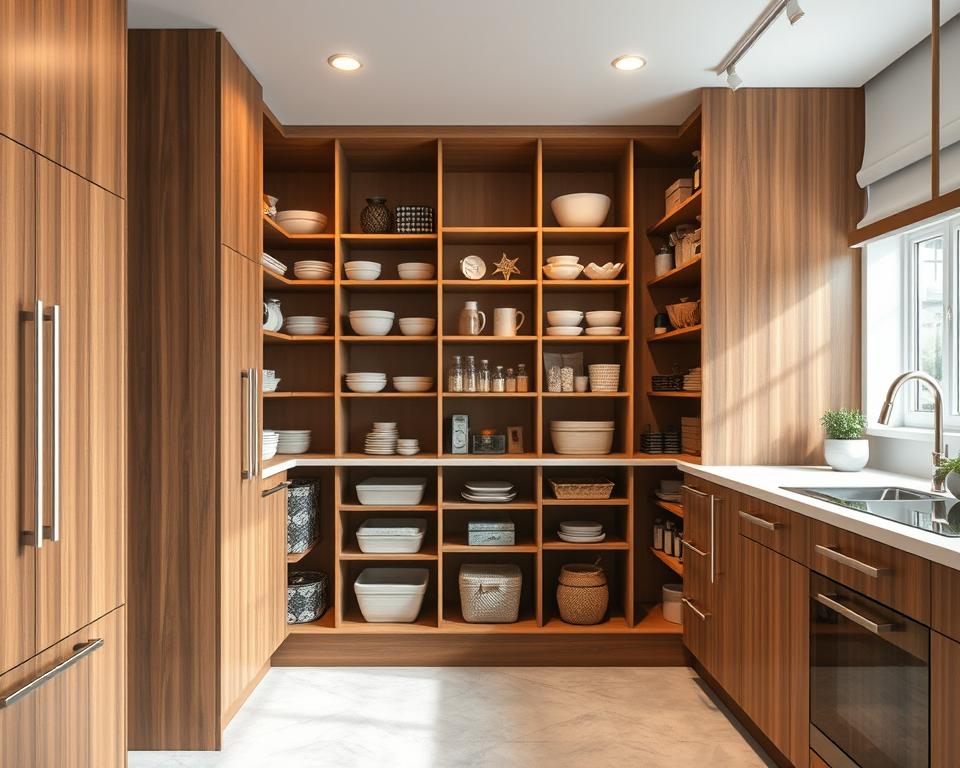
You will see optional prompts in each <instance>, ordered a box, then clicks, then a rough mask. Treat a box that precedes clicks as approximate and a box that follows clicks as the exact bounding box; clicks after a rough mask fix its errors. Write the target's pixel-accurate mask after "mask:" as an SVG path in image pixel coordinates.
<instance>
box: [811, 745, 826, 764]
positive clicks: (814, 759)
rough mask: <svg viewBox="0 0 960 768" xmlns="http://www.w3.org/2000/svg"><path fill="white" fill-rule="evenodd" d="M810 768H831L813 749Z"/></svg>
mask: <svg viewBox="0 0 960 768" xmlns="http://www.w3.org/2000/svg"><path fill="white" fill-rule="evenodd" d="M810 768H830V766H829V765H827V763H826V761H824V759H823V758H822V757H820V755H818V754H817V753H816V752H814V751H813V750H812V749H811V750H810Z"/></svg>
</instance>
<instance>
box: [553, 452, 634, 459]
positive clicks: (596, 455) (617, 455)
mask: <svg viewBox="0 0 960 768" xmlns="http://www.w3.org/2000/svg"><path fill="white" fill-rule="evenodd" d="M543 458H545V459H566V460H567V461H575V460H576V459H591V460H594V461H596V460H598V459H599V460H603V459H609V460H611V461H616V460H617V459H626V458H628V457H627V454H625V453H583V454H570V453H547V452H546V451H544V453H543Z"/></svg>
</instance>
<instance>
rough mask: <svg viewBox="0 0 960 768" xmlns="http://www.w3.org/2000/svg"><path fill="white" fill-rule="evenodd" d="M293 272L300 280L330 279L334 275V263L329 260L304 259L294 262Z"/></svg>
mask: <svg viewBox="0 0 960 768" xmlns="http://www.w3.org/2000/svg"><path fill="white" fill-rule="evenodd" d="M293 274H294V275H296V276H297V277H298V278H299V279H300V280H329V279H330V278H331V277H332V276H333V265H332V264H330V263H329V262H327V261H318V260H316V259H303V260H301V261H296V262H294V264H293Z"/></svg>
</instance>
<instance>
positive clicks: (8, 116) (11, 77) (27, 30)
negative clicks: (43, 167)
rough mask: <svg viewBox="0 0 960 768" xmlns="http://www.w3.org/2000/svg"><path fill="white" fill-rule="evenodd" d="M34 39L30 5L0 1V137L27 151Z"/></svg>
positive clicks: (31, 134) (33, 104)
mask: <svg viewBox="0 0 960 768" xmlns="http://www.w3.org/2000/svg"><path fill="white" fill-rule="evenodd" d="M36 35H37V13H36V6H35V5H34V3H32V2H24V1H23V0H0V133H2V134H4V135H6V136H9V137H10V138H11V139H16V140H17V141H19V142H20V143H21V144H25V145H26V146H28V147H35V146H36V141H37V77H36V73H37V44H36ZM4 199H6V198H4Z"/></svg>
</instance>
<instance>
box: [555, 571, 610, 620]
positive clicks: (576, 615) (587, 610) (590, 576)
mask: <svg viewBox="0 0 960 768" xmlns="http://www.w3.org/2000/svg"><path fill="white" fill-rule="evenodd" d="M609 603H610V588H609V587H608V586H607V575H606V574H605V573H604V572H603V568H601V567H600V566H599V565H588V564H586V563H568V564H567V565H565V566H563V567H562V568H561V569H560V583H559V584H558V585H557V607H558V608H559V609H560V618H561V619H563V620H564V621H565V622H567V623H568V624H599V623H600V622H601V621H603V618H604V616H606V615H607V606H608V605H609Z"/></svg>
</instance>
